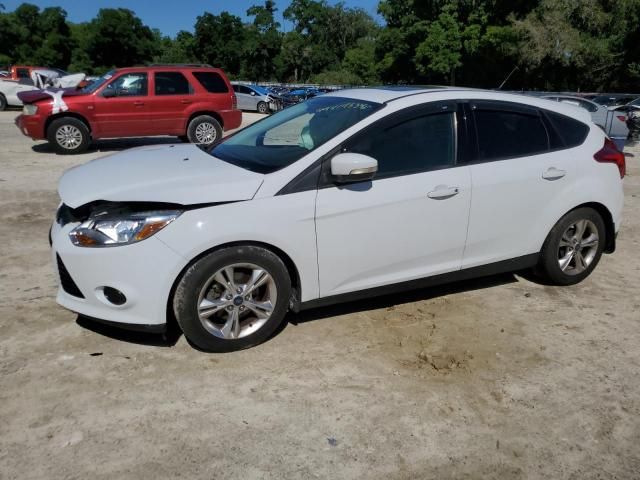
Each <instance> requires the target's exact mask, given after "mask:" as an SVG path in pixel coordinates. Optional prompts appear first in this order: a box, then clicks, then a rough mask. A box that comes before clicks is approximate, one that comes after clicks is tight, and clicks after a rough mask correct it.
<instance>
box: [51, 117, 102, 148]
mask: <svg viewBox="0 0 640 480" xmlns="http://www.w3.org/2000/svg"><path fill="white" fill-rule="evenodd" d="M47 140H48V141H49V144H50V145H51V146H52V147H53V149H54V150H55V151H56V153H58V154H60V155H73V154H76V153H82V152H84V151H85V150H86V149H87V148H88V147H89V143H91V134H90V133H89V129H88V128H87V126H86V125H85V124H84V122H82V121H81V120H78V119H77V118H73V117H63V118H58V119H57V120H54V121H53V122H51V125H49V128H48V129H47Z"/></svg>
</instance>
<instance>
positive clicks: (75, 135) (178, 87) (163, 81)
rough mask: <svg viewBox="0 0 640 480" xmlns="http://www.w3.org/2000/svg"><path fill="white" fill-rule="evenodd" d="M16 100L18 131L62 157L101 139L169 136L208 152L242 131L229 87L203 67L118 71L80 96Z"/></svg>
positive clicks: (29, 95) (49, 94)
mask: <svg viewBox="0 0 640 480" xmlns="http://www.w3.org/2000/svg"><path fill="white" fill-rule="evenodd" d="M19 96H20V99H21V100H22V102H23V103H24V110H23V113H22V115H20V116H19V117H18V118H16V125H17V126H18V128H19V129H20V131H21V132H22V133H24V134H25V135H26V136H28V137H31V138H33V139H34V140H36V139H46V140H48V141H49V143H50V144H51V145H52V146H53V148H54V149H55V150H56V151H57V152H58V153H61V154H72V153H80V152H82V151H84V150H86V148H87V147H88V146H89V144H90V143H91V140H92V139H93V140H95V139H99V138H115V137H144V136H151V135H175V136H178V137H180V139H181V140H183V141H190V142H193V143H200V144H211V143H213V142H215V141H216V140H218V139H219V138H221V136H222V131H223V129H224V130H230V129H234V128H238V127H239V126H240V124H241V123H242V113H241V112H240V110H238V109H237V102H236V96H235V94H234V93H233V88H232V86H231V84H230V83H229V80H228V79H227V77H226V75H225V74H224V72H223V71H222V70H220V69H217V68H213V67H211V66H209V65H151V66H148V67H134V68H121V69H117V70H113V71H111V72H109V73H107V74H106V75H104V76H103V77H101V78H99V79H98V80H96V81H95V82H93V83H91V84H90V85H88V86H86V87H84V88H82V89H79V90H59V91H43V90H34V91H30V92H22V93H20V94H19Z"/></svg>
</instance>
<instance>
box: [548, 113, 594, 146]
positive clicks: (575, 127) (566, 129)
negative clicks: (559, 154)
mask: <svg viewBox="0 0 640 480" xmlns="http://www.w3.org/2000/svg"><path fill="white" fill-rule="evenodd" d="M544 115H545V116H546V117H547V120H548V121H549V123H550V124H551V127H552V128H553V130H554V133H555V135H552V136H551V137H552V145H551V148H553V149H554V150H557V149H560V148H574V147H577V146H578V145H582V144H583V143H584V141H585V139H586V138H587V135H588V134H589V126H588V125H585V124H584V123H582V122H580V121H578V120H575V119H573V118H571V117H567V116H566V115H562V114H560V113H556V112H549V111H545V112H544Z"/></svg>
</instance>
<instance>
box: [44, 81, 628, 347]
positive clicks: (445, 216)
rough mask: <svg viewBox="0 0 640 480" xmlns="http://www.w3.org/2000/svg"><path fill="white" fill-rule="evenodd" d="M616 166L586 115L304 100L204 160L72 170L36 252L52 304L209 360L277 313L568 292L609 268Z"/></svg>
mask: <svg viewBox="0 0 640 480" xmlns="http://www.w3.org/2000/svg"><path fill="white" fill-rule="evenodd" d="M624 174H625V159H624V155H622V154H621V153H620V152H619V151H618V150H616V149H615V147H614V146H613V144H612V142H611V141H610V140H609V139H608V138H607V137H606V136H605V135H604V133H603V132H602V130H601V129H600V128H598V127H596V126H595V125H594V124H593V123H591V121H590V118H589V114H588V112H586V111H584V112H581V111H579V110H577V109H576V108H573V107H571V106H566V105H563V104H561V103H557V102H551V101H547V100H541V99H536V98H530V97H524V96H516V95H510V94H503V93H497V92H486V91H477V90H462V89H417V88H401V89H387V88H376V89H357V90H346V91H340V92H337V93H334V94H329V95H323V96H320V97H316V98H313V99H311V100H308V101H307V102H304V103H302V104H299V105H296V106H293V107H291V108H289V109H286V110H283V111H281V112H279V113H277V114H275V115H273V116H271V117H267V118H265V119H263V120H262V121H260V122H258V123H255V124H253V125H251V126H249V127H247V128H245V129H244V130H241V131H239V132H238V133H236V134H235V135H232V136H230V137H228V138H227V139H225V140H223V141H222V142H221V143H218V144H216V145H214V146H213V147H210V148H209V149H208V151H203V150H201V149H200V148H198V147H196V146H193V145H171V146H151V147H143V148H137V149H134V150H128V151H125V152H122V153H116V154H113V155H111V156H108V157H105V158H100V159H98V160H94V161H92V162H89V163H88V164H86V165H82V166H79V167H76V168H73V169H71V170H69V171H68V172H66V173H65V175H64V176H63V177H62V179H61V181H60V186H59V193H60V196H61V198H62V202H63V203H62V205H61V206H60V208H59V210H58V213H57V219H56V221H55V222H54V225H53V227H52V232H51V237H52V238H51V240H52V248H53V257H54V261H55V262H56V265H57V270H58V273H59V277H60V285H61V286H60V289H59V293H58V297H57V300H58V302H59V303H60V304H61V305H63V306H64V307H66V308H68V309H70V310H72V311H74V312H78V313H80V314H82V315H85V316H88V317H93V318H96V319H101V320H103V321H108V322H116V323H118V324H120V325H123V326H129V327H132V328H138V329H143V330H151V331H158V330H162V329H164V328H165V326H166V323H167V321H168V320H169V319H170V318H171V317H172V316H174V315H175V318H176V319H177V322H178V324H179V325H180V327H181V328H182V330H183V332H184V334H185V335H186V337H187V338H188V339H189V340H190V341H191V342H192V344H194V345H196V346H197V347H199V348H200V349H203V350H206V351H231V350H237V349H241V348H246V347H249V346H252V345H256V344H258V343H260V342H262V341H264V340H266V339H267V338H269V336H271V335H272V334H273V333H274V332H275V331H276V329H277V328H278V326H279V325H281V323H282V322H283V321H284V319H285V314H286V313H287V311H288V310H289V309H291V310H294V311H297V310H300V309H305V308H309V307H314V306H319V305H323V304H328V303H333V302H339V301H345V300H350V299H357V298H363V297H366V296H371V295H378V294H383V293H387V292H393V291H396V290H399V289H407V288H417V287H424V286H429V285H433V284H436V283H442V282H446V281H452V280H459V279H465V278H469V277H474V276H481V275H487V274H493V273H497V272H505V271H516V270H521V269H527V268H534V267H535V268H536V270H537V271H538V272H539V273H540V274H542V275H544V276H545V277H546V279H547V280H548V281H550V282H553V283H555V284H559V285H569V284H574V283H577V282H580V281H581V280H583V279H584V278H585V277H586V276H587V275H589V274H590V273H591V271H592V270H593V269H594V268H595V266H596V264H597V263H598V261H599V259H600V256H601V254H602V252H613V250H614V248H615V238H616V232H617V231H618V228H619V226H620V221H621V212H622V204H623V191H622V177H624Z"/></svg>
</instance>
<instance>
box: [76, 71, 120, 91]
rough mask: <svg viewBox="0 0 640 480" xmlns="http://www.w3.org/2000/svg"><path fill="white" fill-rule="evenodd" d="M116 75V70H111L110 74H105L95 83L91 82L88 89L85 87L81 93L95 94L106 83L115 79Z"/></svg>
mask: <svg viewBox="0 0 640 480" xmlns="http://www.w3.org/2000/svg"><path fill="white" fill-rule="evenodd" d="M114 73H116V71H115V70H111V71H110V72H107V73H105V74H104V75H103V76H101V77H100V78H98V79H97V80H94V81H93V82H91V83H90V84H89V85H87V86H86V87H84V88H83V89H81V90H80V91H81V92H82V93H93V92H95V91H96V90H97V89H99V88H100V87H101V86H102V85H104V84H105V83H106V82H108V81H109V80H111V78H112V77H113V74H114Z"/></svg>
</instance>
